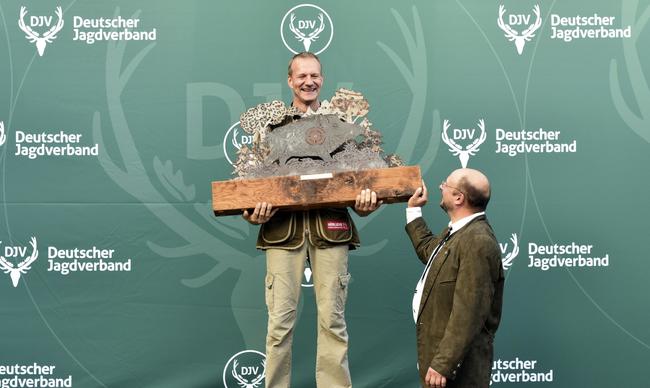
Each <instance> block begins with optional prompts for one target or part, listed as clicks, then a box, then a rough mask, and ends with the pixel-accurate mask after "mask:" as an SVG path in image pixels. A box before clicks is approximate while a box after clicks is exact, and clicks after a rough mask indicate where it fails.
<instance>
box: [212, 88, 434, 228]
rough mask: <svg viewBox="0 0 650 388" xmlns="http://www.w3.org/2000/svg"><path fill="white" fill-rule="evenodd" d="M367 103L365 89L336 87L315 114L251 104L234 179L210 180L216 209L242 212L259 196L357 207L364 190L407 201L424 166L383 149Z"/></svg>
mask: <svg viewBox="0 0 650 388" xmlns="http://www.w3.org/2000/svg"><path fill="white" fill-rule="evenodd" d="M368 108H369V105H368V102H367V101H366V100H365V98H364V97H363V95H361V93H357V92H354V91H351V90H346V89H339V90H337V91H336V93H335V95H334V97H332V99H331V100H330V101H327V100H325V101H323V102H322V103H321V105H320V107H319V108H318V110H317V111H315V112H314V111H312V110H311V109H309V110H308V111H307V112H305V113H303V112H300V111H299V110H297V109H295V108H293V107H287V106H285V104H284V103H283V102H282V101H272V102H269V103H264V104H260V105H257V106H256V107H253V108H251V109H249V110H247V111H246V112H245V113H243V114H242V115H241V120H240V126H241V128H242V129H243V130H244V131H246V132H247V133H249V134H252V135H253V142H252V144H251V145H250V146H242V147H241V148H240V149H239V153H238V157H237V161H236V162H235V171H234V172H233V174H236V175H237V178H235V179H231V180H228V181H220V182H212V208H213V210H214V214H215V215H217V216H222V215H233V214H241V213H242V212H243V211H244V210H245V209H252V208H254V207H255V205H256V204H257V203H258V202H268V203H271V204H273V207H274V208H279V209H290V210H305V209H312V208H319V207H346V206H354V203H355V199H356V196H357V195H358V194H359V192H361V190H363V189H372V190H374V191H375V192H376V193H377V197H378V200H383V201H384V203H393V202H406V201H407V200H408V198H410V197H411V196H412V195H413V193H414V192H415V190H416V189H417V188H418V187H420V185H421V182H422V177H421V173H420V168H419V167H417V166H415V167H403V166H402V161H401V160H400V159H399V157H398V156H396V155H392V154H391V155H384V151H383V149H382V148H381V144H382V139H381V134H380V133H379V132H378V131H376V130H373V128H372V123H371V122H370V121H369V120H368V118H367V117H366V115H367V114H368V112H369V109H368Z"/></svg>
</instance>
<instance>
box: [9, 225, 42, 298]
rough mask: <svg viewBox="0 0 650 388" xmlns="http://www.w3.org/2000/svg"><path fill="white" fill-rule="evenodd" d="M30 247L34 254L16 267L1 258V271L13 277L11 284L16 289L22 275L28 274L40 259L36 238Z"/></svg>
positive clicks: (33, 238) (32, 240)
mask: <svg viewBox="0 0 650 388" xmlns="http://www.w3.org/2000/svg"><path fill="white" fill-rule="evenodd" d="M30 245H31V246H32V254H31V255H30V256H29V257H27V258H26V259H25V260H23V261H21V262H20V263H18V265H14V264H13V263H11V262H9V261H7V259H5V258H4V256H0V270H2V271H4V273H8V274H9V276H10V277H11V283H12V284H13V285H14V287H18V281H19V280H20V275H21V274H23V275H24V274H26V273H27V271H29V270H30V269H31V268H32V267H31V266H32V263H33V262H34V261H36V259H37V258H38V250H37V249H36V238H35V237H32V239H31V241H30Z"/></svg>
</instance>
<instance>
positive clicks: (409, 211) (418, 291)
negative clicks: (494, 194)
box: [406, 207, 485, 322]
mask: <svg viewBox="0 0 650 388" xmlns="http://www.w3.org/2000/svg"><path fill="white" fill-rule="evenodd" d="M484 214H485V212H478V213H474V214H470V215H469V216H467V217H463V218H461V219H460V220H458V221H456V222H454V223H452V222H449V228H450V229H451V231H450V233H449V236H448V237H447V238H446V239H444V240H442V241H441V242H440V244H438V246H437V247H436V249H434V251H433V253H431V257H429V261H428V262H427V265H426V267H424V272H423V273H422V276H420V280H419V281H418V284H417V286H416V287H415V294H413V321H415V322H417V321H418V313H419V312H420V302H421V301H422V292H423V291H424V283H425V282H426V280H427V276H428V275H429V269H430V268H431V264H432V263H433V261H434V260H435V258H436V254H437V253H438V252H439V251H440V250H441V249H442V247H443V246H444V245H445V243H446V242H447V240H448V239H449V237H451V236H452V235H453V234H454V233H456V232H457V231H459V230H460V229H462V228H463V227H464V226H465V225H467V224H468V223H469V222H470V221H472V220H473V219H475V218H476V217H479V216H482V215H484ZM418 217H422V208H419V207H409V208H406V223H407V224H408V223H410V222H411V221H413V220H415V219H416V218H418Z"/></svg>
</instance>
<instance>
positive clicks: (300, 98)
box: [287, 53, 323, 112]
mask: <svg viewBox="0 0 650 388" xmlns="http://www.w3.org/2000/svg"><path fill="white" fill-rule="evenodd" d="M287 83H288V84H289V87H290V88H291V90H293V106H295V107H296V108H298V109H300V110H301V111H302V112H306V111H307V108H311V109H312V110H313V111H316V110H317V109H318V107H319V106H320V102H319V101H318V95H319V94H320V87H321V85H322V84H323V75H322V74H321V65H320V60H319V59H318V57H317V56H316V55H314V54H312V53H300V54H297V55H296V56H294V57H293V58H292V59H291V62H289V77H288V78H287Z"/></svg>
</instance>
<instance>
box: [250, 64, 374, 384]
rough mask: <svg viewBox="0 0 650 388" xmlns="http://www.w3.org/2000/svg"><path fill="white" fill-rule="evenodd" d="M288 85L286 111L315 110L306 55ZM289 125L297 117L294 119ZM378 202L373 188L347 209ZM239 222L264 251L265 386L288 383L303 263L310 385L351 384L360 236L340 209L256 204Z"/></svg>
mask: <svg viewBox="0 0 650 388" xmlns="http://www.w3.org/2000/svg"><path fill="white" fill-rule="evenodd" d="M287 83H288V84H289V87H290V88H291V90H292V91H293V100H292V106H293V107H295V108H297V109H298V110H299V111H301V112H303V113H304V112H306V111H307V110H308V109H309V108H311V110H313V111H316V110H317V109H318V107H319V106H320V101H319V100H318V96H319V94H320V90H321V86H322V84H323V75H322V73H321V65H320V60H319V59H318V57H317V56H316V55H314V54H312V53H307V52H305V53H300V54H297V55H295V56H294V57H293V58H291V61H289V69H288V78H287ZM293 120H300V115H298V116H294V117H293ZM284 124H286V123H284ZM381 204H382V202H381V201H377V194H376V193H375V192H374V191H371V190H370V189H364V190H362V191H361V192H360V193H359V195H357V198H356V203H355V206H354V208H353V210H354V211H355V212H356V213H357V214H358V215H360V216H362V217H364V216H367V215H368V214H370V213H372V212H373V211H375V210H376V209H377V208H379V206H381ZM276 213H277V214H276ZM243 217H244V219H246V220H247V221H248V222H250V223H251V224H260V225H262V227H261V228H260V232H259V235H258V238H257V248H258V249H262V250H265V251H266V280H265V281H266V284H265V286H266V288H265V292H266V306H267V309H268V314H269V321H268V331H267V336H266V357H267V359H266V377H265V382H266V387H272V388H286V387H289V386H290V383H291V358H292V357H291V353H292V352H291V345H292V341H293V329H294V326H295V322H296V309H297V307H298V301H299V300H300V289H301V283H302V277H303V271H304V269H305V261H306V260H307V259H308V260H309V263H310V265H311V269H312V274H313V283H314V293H315V296H316V307H317V310H318V325H317V326H318V329H317V330H318V342H317V349H316V353H317V354H316V386H317V387H319V388H320V387H322V388H344V387H351V386H352V381H351V378H350V369H349V366H348V332H347V327H346V322H345V302H346V299H347V293H348V284H349V282H350V274H349V273H348V250H350V249H355V248H356V247H358V246H359V237H358V234H357V230H356V228H355V226H354V223H353V222H352V219H351V217H350V215H349V214H348V211H347V209H346V208H327V209H314V210H306V211H278V210H277V209H274V208H273V205H272V204H270V203H267V202H262V203H258V204H257V206H256V207H255V209H254V211H253V212H252V213H249V212H248V211H245V212H244V215H243Z"/></svg>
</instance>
